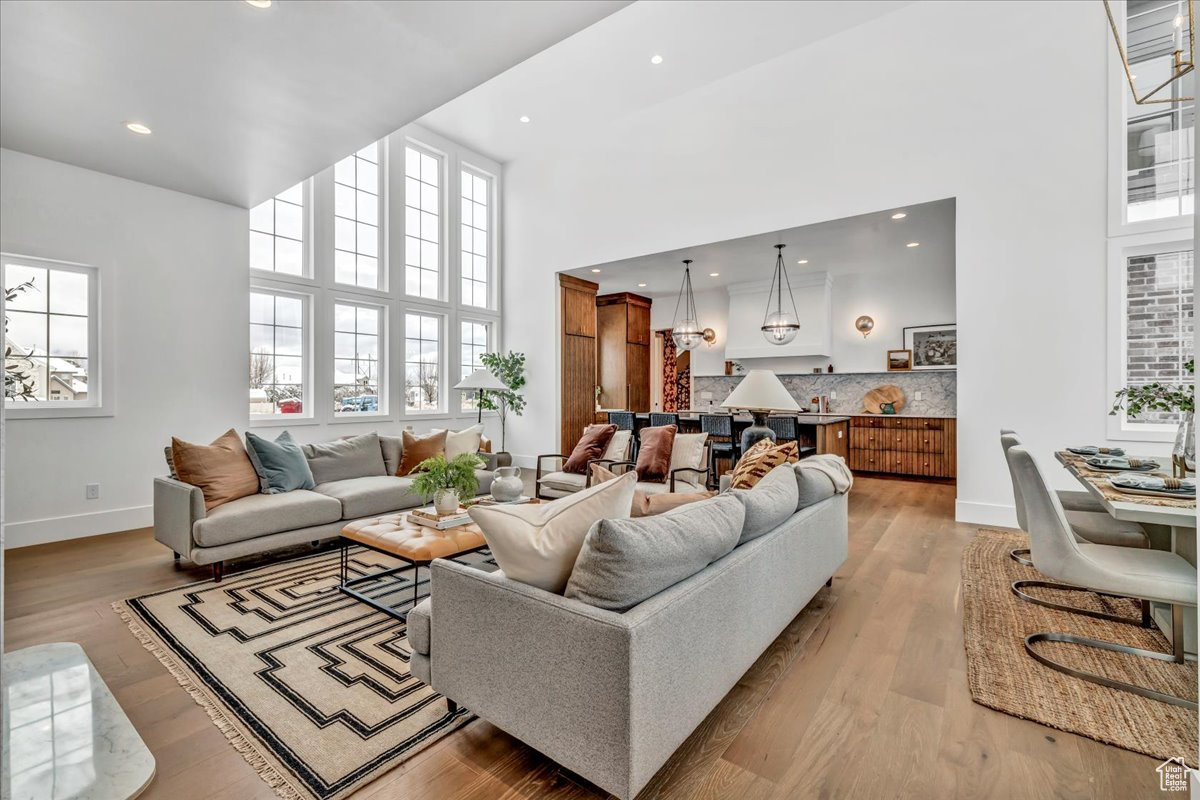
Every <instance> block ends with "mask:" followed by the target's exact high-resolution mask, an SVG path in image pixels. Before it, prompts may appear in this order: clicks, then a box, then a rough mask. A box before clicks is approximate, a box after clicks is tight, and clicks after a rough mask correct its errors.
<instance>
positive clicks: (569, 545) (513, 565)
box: [468, 472, 637, 594]
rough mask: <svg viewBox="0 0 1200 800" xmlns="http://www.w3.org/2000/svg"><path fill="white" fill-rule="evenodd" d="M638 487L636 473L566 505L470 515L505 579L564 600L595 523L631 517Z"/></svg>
mask: <svg viewBox="0 0 1200 800" xmlns="http://www.w3.org/2000/svg"><path fill="white" fill-rule="evenodd" d="M636 482H637V478H636V476H635V475H634V474H633V473H632V472H631V473H629V474H628V475H622V476H621V477H620V478H617V479H615V480H612V481H608V482H606V483H602V484H600V485H599V486H593V487H591V488H590V489H584V490H583V491H582V492H576V493H575V494H573V495H571V496H570V497H564V498H562V499H561V500H554V501H551V502H549V503H528V504H525V505H516V506H472V507H471V508H470V510H469V512H468V513H470V515H471V521H472V522H474V523H475V524H476V525H478V526H479V528H480V530H482V531H483V538H484V539H486V540H487V543H488V547H489V548H491V551H492V555H493V556H495V558H496V564H497V565H499V567H500V569H502V570H504V574H505V575H507V576H508V577H509V578H511V579H512V580H514V581H520V582H521V583H527V584H529V585H530V586H537V587H538V588H540V589H545V590H546V591H548V592H554V593H555V594H562V593H563V590H564V589H565V588H566V586H567V579H568V578H570V577H571V570H572V569H573V568H574V566H575V558H576V557H577V556H578V555H579V548H581V547H582V546H583V539H584V537H585V536H587V532H588V530H589V529H590V528H591V527H592V523H593V522H595V521H597V520H600V519H624V518H626V517H628V516H629V508H630V505H631V504H632V502H633V485H634V484H635V483H636Z"/></svg>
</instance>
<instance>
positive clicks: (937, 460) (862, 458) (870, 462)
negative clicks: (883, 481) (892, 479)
mask: <svg viewBox="0 0 1200 800" xmlns="http://www.w3.org/2000/svg"><path fill="white" fill-rule="evenodd" d="M850 469H852V470H856V471H859V472H887V473H891V474H894V475H921V476H926V477H930V478H949V477H953V476H952V474H951V473H950V470H949V467H948V464H947V459H946V457H945V456H944V455H942V454H941V453H911V452H905V451H902V450H851V451H850Z"/></svg>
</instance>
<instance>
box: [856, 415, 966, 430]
mask: <svg viewBox="0 0 1200 800" xmlns="http://www.w3.org/2000/svg"><path fill="white" fill-rule="evenodd" d="M850 426H851V427H853V428H863V429H871V428H876V429H879V428H882V429H884V430H897V429H899V430H928V431H940V430H944V429H945V427H946V420H944V419H936V418H933V417H905V416H900V415H892V414H881V415H879V416H875V417H852V418H851V421H850Z"/></svg>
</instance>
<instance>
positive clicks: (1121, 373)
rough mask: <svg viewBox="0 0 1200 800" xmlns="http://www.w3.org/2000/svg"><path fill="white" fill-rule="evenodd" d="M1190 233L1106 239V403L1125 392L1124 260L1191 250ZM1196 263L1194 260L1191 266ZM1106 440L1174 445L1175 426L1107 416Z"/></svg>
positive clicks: (1174, 231)
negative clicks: (1166, 251)
mask: <svg viewBox="0 0 1200 800" xmlns="http://www.w3.org/2000/svg"><path fill="white" fill-rule="evenodd" d="M1190 234H1191V230H1190V229H1188V230H1180V229H1175V230H1172V231H1155V232H1150V233H1140V234H1134V235H1130V236H1123V237H1119V238H1113V239H1109V241H1108V347H1107V351H1108V368H1107V370H1106V374H1107V379H1106V386H1107V389H1108V393H1107V394H1106V395H1105V397H1106V400H1107V401H1108V402H1109V404H1110V405H1111V401H1112V398H1113V396H1114V395H1115V394H1116V393H1117V392H1118V391H1119V390H1121V389H1123V388H1125V385H1126V384H1125V361H1126V356H1127V347H1126V345H1127V342H1126V340H1125V325H1126V321H1125V311H1126V286H1125V269H1126V263H1127V260H1128V259H1129V258H1130V257H1133V256H1140V255H1151V254H1153V253H1159V252H1163V251H1164V250H1193V249H1194V247H1195V245H1194V242H1193V240H1192V238H1191V235H1190ZM1194 263H1195V259H1194V257H1193V264H1194ZM1107 420H1108V423H1107V424H1108V438H1109V439H1113V440H1117V441H1130V442H1173V441H1175V434H1176V432H1177V430H1178V426H1177V425H1175V424H1171V423H1153V422H1129V421H1128V420H1127V419H1126V418H1125V415H1124V414H1120V413H1118V414H1110V415H1108V418H1107Z"/></svg>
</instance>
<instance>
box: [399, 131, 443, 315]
mask: <svg viewBox="0 0 1200 800" xmlns="http://www.w3.org/2000/svg"><path fill="white" fill-rule="evenodd" d="M403 142H404V149H405V151H406V152H405V154H404V155H405V158H404V169H403V170H401V172H400V175H399V177H398V182H399V185H400V195H401V197H402V202H400V203H398V204H397V205H398V206H399V207H400V222H401V237H400V245H399V248H398V250H397V251H396V252H399V254H400V255H399V257H398V258H397V266H398V267H399V271H400V275H399V286H400V287H401V288H400V290H399V291H398V292H397V295H398V296H399V297H401V298H403V299H404V300H406V301H408V302H412V303H418V304H421V303H430V304H437V305H449V304H450V303H451V298H450V288H449V272H450V270H449V268H448V267H449V263H450V259H449V254H448V252H447V251H448V249H449V246H450V244H451V242H450V237H449V231H450V225H449V221H450V216H451V213H452V209H451V207H450V202H449V199H448V196H447V192H446V184H447V183H448V182H449V175H450V171H449V169H450V167H449V165H450V162H451V158H450V154H449V153H447V152H445V151H443V150H441V149H439V148H437V147H433V146H431V145H429V144H427V143H425V142H424V141H421V140H419V139H414V138H412V137H411V136H404V137H403ZM408 148H412V149H413V150H415V151H417V152H418V153H420V154H422V155H426V156H429V157H430V158H433V159H434V160H435V161H436V162H437V165H438V187H437V189H438V200H439V204H438V243H437V245H438V275H437V281H438V295H437V297H422V296H421V295H418V294H409V293H408V241H407V240H408V219H407V211H408V207H409V206H408V181H407V180H406V179H407V178H408V153H407V150H408ZM418 207H419V206H418ZM417 239H418V241H422V240H421V238H420V236H418V237H417Z"/></svg>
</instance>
